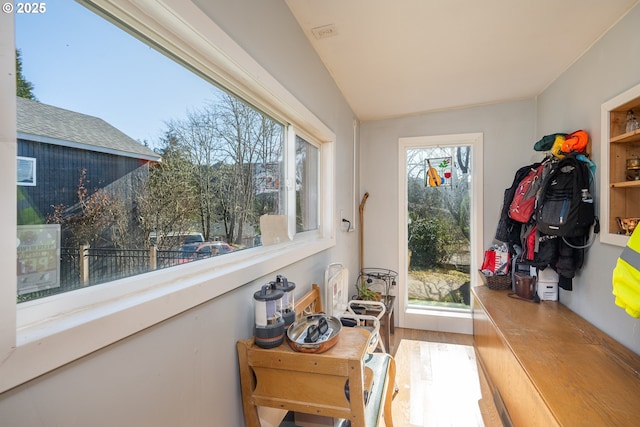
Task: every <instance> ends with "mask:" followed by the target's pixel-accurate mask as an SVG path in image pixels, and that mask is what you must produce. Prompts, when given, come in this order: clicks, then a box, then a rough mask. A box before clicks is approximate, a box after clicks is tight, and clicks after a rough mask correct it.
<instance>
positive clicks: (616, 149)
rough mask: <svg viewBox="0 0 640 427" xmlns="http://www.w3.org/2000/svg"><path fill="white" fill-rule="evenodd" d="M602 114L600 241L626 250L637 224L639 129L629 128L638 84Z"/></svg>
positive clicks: (638, 112)
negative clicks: (625, 247)
mask: <svg viewBox="0 0 640 427" xmlns="http://www.w3.org/2000/svg"><path fill="white" fill-rule="evenodd" d="M601 113H602V138H601V145H602V151H601V153H602V156H601V172H600V193H601V194H600V221H601V231H600V241H601V242H603V243H609V244H614V245H619V246H625V245H626V244H627V241H628V239H629V234H630V231H631V230H632V229H633V227H634V226H635V224H636V223H637V222H638V220H640V129H633V128H634V126H629V127H628V124H629V122H630V121H633V119H634V118H635V119H636V120H640V84H639V85H637V86H635V87H633V88H631V89H629V90H627V91H625V92H623V93H621V94H620V95H618V96H616V97H615V98H613V99H611V100H609V101H607V102H605V103H604V104H602V109H601ZM636 159H637V160H636ZM638 226H640V224H638Z"/></svg>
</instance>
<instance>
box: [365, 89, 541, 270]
mask: <svg viewBox="0 0 640 427" xmlns="http://www.w3.org/2000/svg"><path fill="white" fill-rule="evenodd" d="M361 132H362V133H361V142H360V143H361V153H360V157H361V162H362V164H361V182H362V188H361V192H362V193H364V192H369V194H370V197H369V199H368V200H367V204H366V209H365V247H366V250H365V265H366V266H367V267H379V268H390V269H392V270H397V269H398V268H399V266H398V254H397V250H398V247H399V246H398V245H399V242H398V236H397V229H398V228H397V223H398V213H399V210H398V209H399V208H398V198H397V197H396V195H397V193H398V139H399V138H401V137H412V136H430V135H447V134H461V133H482V134H483V135H484V165H483V169H484V187H485V188H484V212H483V217H484V227H483V230H482V233H483V237H482V242H484V244H483V246H484V247H487V246H489V245H490V244H491V242H492V240H493V237H494V235H495V231H496V228H495V227H496V225H497V222H498V218H499V216H500V207H501V204H502V199H503V196H504V189H505V188H507V187H509V186H510V185H511V182H512V181H513V176H514V174H515V172H516V170H517V169H518V168H519V167H520V166H523V165H525V164H529V163H532V156H537V157H536V158H540V157H541V156H540V155H539V153H536V152H534V151H533V144H534V143H535V136H534V134H535V101H534V100H532V99H529V100H521V101H513V102H508V103H502V104H494V105H485V106H479V107H474V108H466V109H460V110H450V111H442V112H436V113H428V114H423V115H418V116H411V117H404V118H399V119H390V120H384V121H373V122H365V123H363V124H362V130H361Z"/></svg>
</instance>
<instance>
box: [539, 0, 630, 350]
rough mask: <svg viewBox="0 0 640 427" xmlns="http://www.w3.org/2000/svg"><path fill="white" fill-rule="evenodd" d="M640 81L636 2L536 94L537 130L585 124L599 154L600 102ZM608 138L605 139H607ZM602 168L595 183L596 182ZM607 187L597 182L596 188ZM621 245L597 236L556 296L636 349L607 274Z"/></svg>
mask: <svg viewBox="0 0 640 427" xmlns="http://www.w3.org/2000/svg"><path fill="white" fill-rule="evenodd" d="M637 84H640V6H636V7H635V8H634V9H632V10H631V12H630V13H629V14H627V16H626V17H624V18H623V19H622V20H621V21H620V22H619V23H618V24H617V25H616V26H615V27H613V28H612V29H611V30H610V31H609V32H608V33H607V34H606V35H605V36H604V37H603V38H602V39H600V40H599V41H598V42H597V43H596V44H595V45H594V46H593V47H592V48H591V49H590V50H589V51H588V52H587V53H586V54H585V55H584V56H583V57H582V58H581V59H580V60H579V61H577V62H576V63H575V64H574V65H573V66H572V67H571V68H570V69H569V70H567V71H566V72H565V73H564V74H563V75H562V76H561V77H560V78H559V79H558V80H556V81H555V82H554V83H553V84H552V85H551V86H550V87H549V88H548V89H547V90H546V91H545V92H544V93H543V94H542V95H540V96H539V98H538V123H537V129H536V133H537V135H538V136H543V135H548V134H551V133H555V132H572V131H574V130H578V129H584V130H586V131H587V132H588V133H589V135H590V136H591V143H592V149H591V152H592V154H593V155H592V158H593V160H594V161H595V163H596V164H597V165H600V164H602V159H601V158H600V147H601V145H600V144H601V143H602V141H601V140H600V106H601V104H602V103H604V102H605V101H607V100H609V99H610V98H613V97H614V96H616V95H618V94H619V93H621V92H624V91H625V90H627V89H629V88H631V87H633V86H635V85H637ZM605 143H606V142H605ZM600 170H601V169H600V168H599V169H598V172H597V176H596V183H597V184H600ZM601 191H606V189H601V188H599V186H598V188H597V192H598V193H599V192H601ZM622 249H623V248H621V247H619V246H613V245H608V244H601V243H600V242H599V240H596V242H595V244H594V245H593V247H592V248H591V249H590V250H589V252H588V254H587V259H586V265H585V268H584V269H583V270H582V272H581V273H580V274H579V275H578V277H577V278H576V279H574V286H573V291H571V292H565V291H562V292H561V295H560V300H561V301H562V302H564V303H565V304H566V305H568V306H569V307H570V308H571V309H572V310H574V311H575V312H577V313H578V314H579V315H581V316H582V317H584V318H585V319H587V320H588V321H590V322H591V323H593V324H594V325H596V326H597V327H599V328H600V329H602V330H603V331H605V332H606V333H607V334H609V335H611V336H612V337H614V338H616V339H617V340H618V341H620V342H621V343H622V344H624V345H625V346H627V347H629V348H630V349H632V350H633V351H635V352H636V353H639V354H640V323H639V321H638V320H637V319H633V318H632V317H630V316H628V315H627V314H626V313H625V312H624V310H622V309H620V308H619V307H617V306H616V305H615V304H614V297H613V295H612V294H611V291H612V286H611V275H612V271H613V268H614V267H615V264H616V260H617V258H618V256H619V255H620V252H622Z"/></svg>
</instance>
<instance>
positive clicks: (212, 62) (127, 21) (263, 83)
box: [0, 0, 336, 392]
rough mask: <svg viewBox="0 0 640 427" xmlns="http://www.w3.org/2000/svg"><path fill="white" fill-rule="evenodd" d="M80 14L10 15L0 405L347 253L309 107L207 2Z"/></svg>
mask: <svg viewBox="0 0 640 427" xmlns="http://www.w3.org/2000/svg"><path fill="white" fill-rule="evenodd" d="M78 3H80V4H76V3H74V2H55V3H52V4H47V9H46V13H42V14H39V15H37V16H36V15H29V16H26V15H24V16H17V15H9V14H0V69H1V70H2V73H0V89H1V90H0V104H1V107H0V112H1V113H0V140H1V141H2V145H1V146H2V149H3V151H2V154H3V156H0V164H1V165H2V167H0V176H2V180H0V192H1V193H2V196H3V200H5V201H6V204H7V209H3V210H0V219H1V221H0V228H2V229H3V231H4V233H3V234H5V235H14V233H16V234H17V237H18V245H15V243H14V242H15V240H14V239H5V240H4V243H2V242H0V246H2V248H3V253H4V254H5V255H6V256H5V257H4V258H3V260H0V264H2V268H0V276H1V277H0V278H1V279H2V280H0V392H3V391H5V390H8V389H10V388H12V387H15V386H16V385H18V384H21V383H23V382H24V381H27V380H29V379H33V378H35V377H37V376H39V375H42V374H43V373H45V372H48V371H50V370H51V369H54V368H56V367H59V366H62V365H64V364H66V363H69V362H70V361H72V360H75V359H77V358H79V357H82V356H84V355H87V354H89V353H91V352H93V351H96V350H98V349H100V348H102V347H104V346H107V345H109V344H112V343H114V342H116V341H118V340H121V339H123V338H125V337H127V336H129V335H131V334H134V333H136V332H138V331H140V330H142V329H144V328H147V327H149V326H151V325H153V324H155V323H158V322H161V321H163V320H166V319H168V318H170V317H172V316H175V315H177V314H178V313H181V312H183V311H185V310H188V309H190V308H192V307H195V306H197V305H199V304H202V303H204V302H207V301H209V300H211V299H213V298H216V297H218V296H220V295H222V294H224V293H226V292H229V291H231V290H233V289H234V288H236V287H238V286H242V285H245V284H248V283H252V282H253V281H256V280H258V279H260V278H261V277H263V276H265V275H267V274H271V272H275V271H278V270H279V269H282V268H284V267H286V266H288V265H290V264H292V263H295V262H297V261H299V260H302V259H305V258H308V257H309V256H312V255H314V254H317V253H319V252H321V251H324V250H326V249H328V248H330V247H332V246H333V245H335V235H334V232H335V230H334V221H333V212H334V195H333V188H334V181H333V174H332V173H331V171H333V167H332V165H333V163H334V158H333V156H334V148H333V144H334V141H335V138H336V136H335V134H334V133H333V132H332V131H331V130H330V129H329V128H328V127H326V125H324V123H322V122H321V121H320V120H318V118H317V117H315V116H314V115H313V114H312V113H311V112H310V111H309V110H308V109H307V107H306V106H305V105H304V104H302V103H301V102H300V101H298V100H297V99H296V98H295V97H294V96H293V95H291V93H290V92H288V91H287V90H286V89H285V88H284V86H283V85H282V84H281V83H279V82H278V81H277V80H276V79H274V78H273V77H271V76H270V75H269V73H268V72H267V71H266V70H265V69H264V68H263V67H262V66H261V65H260V64H258V63H257V62H256V61H255V60H254V59H253V58H251V57H250V56H249V55H248V54H247V53H246V52H245V51H244V50H243V49H242V48H240V46H238V45H237V44H236V43H235V42H234V41H233V40H232V39H231V38H230V37H229V36H228V35H227V34H226V33H224V32H223V31H222V29H220V28H219V27H218V26H217V25H216V24H215V23H214V22H212V20H211V19H209V17H207V16H206V15H205V14H204V13H203V12H202V11H201V10H200V9H199V8H198V7H197V6H195V5H194V4H193V3H192V2H183V1H182V0H163V1H162V2H156V1H155V0H136V1H135V2H134V1H129V0H91V1H88V0H87V1H80V2H78ZM83 6H87V9H85V8H84V7H83ZM14 20H15V21H14ZM30 29H31V30H30ZM122 29H124V31H123V30H122ZM14 32H15V41H16V43H15V44H14V43H10V41H11V40H13V37H14ZM140 40H143V41H144V42H141V41H140ZM159 52H162V54H160V53H159ZM14 54H17V55H15V56H14ZM16 65H18V67H16ZM91 65H95V67H90V66H91ZM87 67H89V68H87ZM16 68H17V71H18V73H17V74H18V95H19V96H17V97H16V92H15V86H14V85H15V83H16V80H15V76H16V73H15V71H16ZM16 117H17V123H16ZM297 134H303V135H305V144H303V145H304V146H305V147H304V150H303V151H304V154H303V155H302V156H297V155H296V152H297V148H296V138H295V135H297ZM16 135H17V138H16ZM306 144H308V146H307V145H306ZM301 154H302V153H301ZM25 159H26V160H25ZM298 160H300V161H301V162H302V163H300V164H298ZM298 166H299V167H298ZM298 170H299V171H302V172H303V176H302V175H301V176H298V175H297V171H298ZM297 178H301V180H300V184H301V185H299V186H298V185H297V184H296V183H297ZM18 181H19V182H18ZM16 191H17V197H16ZM298 202H299V203H298ZM297 205H300V206H303V207H301V209H304V211H300V212H297V211H296V206H297ZM265 214H280V215H282V216H284V217H286V218H287V221H288V224H287V226H288V232H289V235H290V237H291V239H289V240H287V241H285V242H281V243H279V244H277V245H274V246H266V245H264V246H263V245H261V230H260V228H259V224H260V221H259V220H260V216H263V215H265ZM298 219H299V221H298ZM296 231H304V232H299V233H297V234H296ZM186 245H189V246H186ZM185 246H186V247H185ZM16 259H17V260H18V265H17V267H18V268H17V272H16V263H15V262H16ZM98 284H99V286H90V285H98ZM68 290H73V291H72V292H65V291H68ZM16 295H17V297H18V301H20V302H19V303H16ZM89 336H90V337H91V339H86V337H89ZM45 349H48V350H54V351H44V350H45Z"/></svg>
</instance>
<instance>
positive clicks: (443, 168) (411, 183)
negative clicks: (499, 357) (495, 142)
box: [407, 146, 471, 308]
mask: <svg viewBox="0 0 640 427" xmlns="http://www.w3.org/2000/svg"><path fill="white" fill-rule="evenodd" d="M407 171H408V174H407V190H408V207H407V209H408V218H409V224H408V244H407V246H408V251H409V252H408V259H409V271H408V286H407V290H408V294H409V295H408V300H409V305H410V306H412V307H423V308H424V307H450V308H468V307H469V291H470V280H471V278H470V240H469V239H470V216H469V213H470V209H469V208H470V204H469V203H470V189H471V147H468V146H464V147H461V146H458V147H438V148H421V149H413V150H408V151H407Z"/></svg>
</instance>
